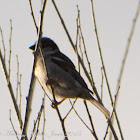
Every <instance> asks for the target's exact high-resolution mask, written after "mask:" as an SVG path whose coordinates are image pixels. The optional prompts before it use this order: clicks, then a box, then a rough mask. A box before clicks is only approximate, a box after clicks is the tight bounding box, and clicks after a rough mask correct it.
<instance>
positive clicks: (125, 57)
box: [110, 1, 140, 139]
mask: <svg viewBox="0 0 140 140" xmlns="http://www.w3.org/2000/svg"><path fill="white" fill-rule="evenodd" d="M139 13H140V1H139V4H138V8H137V10H136V15H135V18H134V20H133V24H132V28H131V32H130V35H129V39H128V42H127V45H126V50H125V54H124V58H123V61H122V65H121V70H120V74H119V78H118V84H117V91H118V89H119V88H120V85H121V80H122V76H123V72H124V67H125V64H126V60H127V57H128V53H129V49H130V46H131V42H132V38H133V35H134V31H135V27H136V23H137V20H138V17H139ZM118 97H119V91H118V92H116V95H115V102H114V108H116V105H117V101H118ZM113 120H114V115H113V116H112V123H113ZM110 137H111V134H110ZM121 137H122V138H123V136H121ZM110 139H111V138H110Z"/></svg>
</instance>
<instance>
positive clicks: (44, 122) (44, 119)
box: [42, 93, 46, 140]
mask: <svg viewBox="0 0 140 140" xmlns="http://www.w3.org/2000/svg"><path fill="white" fill-rule="evenodd" d="M43 106H44V108H43V131H42V140H44V135H45V124H46V117H45V93H44V98H43Z"/></svg>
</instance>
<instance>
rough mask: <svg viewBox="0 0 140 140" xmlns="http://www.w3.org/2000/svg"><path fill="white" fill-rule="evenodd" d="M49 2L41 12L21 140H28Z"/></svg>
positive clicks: (44, 4) (45, 0)
mask: <svg viewBox="0 0 140 140" xmlns="http://www.w3.org/2000/svg"><path fill="white" fill-rule="evenodd" d="M46 3H47V0H44V3H43V6H42V10H41V19H40V29H39V32H38V42H37V43H36V46H37V47H36V52H35V53H34V56H35V59H34V64H33V71H32V78H31V83H30V89H29V93H28V97H27V106H26V114H25V122H24V127H23V131H22V135H23V136H25V137H22V138H21V140H23V139H24V138H25V140H28V138H27V128H28V123H29V118H30V113H31V104H32V97H33V91H34V86H35V75H34V68H35V65H36V56H37V53H38V50H39V47H38V46H40V40H41V37H42V29H43V19H44V12H45V7H46Z"/></svg>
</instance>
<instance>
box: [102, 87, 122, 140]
mask: <svg viewBox="0 0 140 140" xmlns="http://www.w3.org/2000/svg"><path fill="white" fill-rule="evenodd" d="M119 89H120V88H119ZM119 89H118V91H117V92H119ZM116 94H117V93H116ZM113 114H114V107H113V111H112V113H111V117H110V120H111V119H112V117H113ZM108 130H109V124H108V125H107V129H106V133H105V136H104V140H105V139H106V137H107V135H108Z"/></svg>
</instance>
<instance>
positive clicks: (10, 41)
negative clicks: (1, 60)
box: [8, 20, 13, 81]
mask: <svg viewBox="0 0 140 140" xmlns="http://www.w3.org/2000/svg"><path fill="white" fill-rule="evenodd" d="M10 24H11V33H10V39H9V44H10V54H9V77H8V80H9V81H10V78H11V56H12V50H11V41H12V31H13V27H12V20H10Z"/></svg>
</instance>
